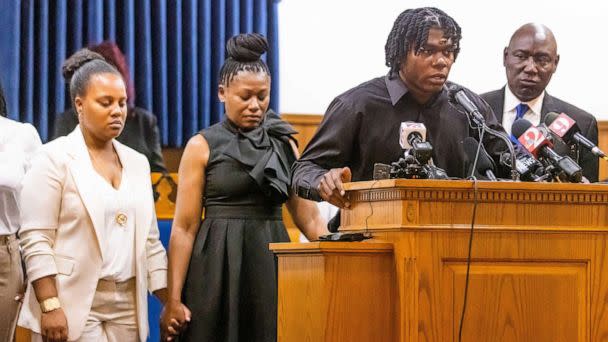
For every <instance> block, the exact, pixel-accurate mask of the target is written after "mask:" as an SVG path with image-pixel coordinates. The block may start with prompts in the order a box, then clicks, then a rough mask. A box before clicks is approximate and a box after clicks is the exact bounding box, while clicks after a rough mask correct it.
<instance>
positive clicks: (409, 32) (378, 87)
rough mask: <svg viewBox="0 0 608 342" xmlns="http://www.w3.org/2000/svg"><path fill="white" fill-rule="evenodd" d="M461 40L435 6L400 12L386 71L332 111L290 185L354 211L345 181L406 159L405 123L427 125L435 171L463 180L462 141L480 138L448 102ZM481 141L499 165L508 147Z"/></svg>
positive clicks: (483, 107)
mask: <svg viewBox="0 0 608 342" xmlns="http://www.w3.org/2000/svg"><path fill="white" fill-rule="evenodd" d="M460 38H461V33H460V26H458V24H457V23H456V22H455V21H454V19H452V18H451V17H450V16H448V15H447V14H446V13H444V12H443V11H441V10H439V9H437V8H431V7H425V8H417V9H408V10H406V11H405V12H403V13H401V14H400V15H399V17H397V19H396V20H395V23H394V26H393V28H392V30H391V32H390V34H389V36H388V40H387V42H386V46H385V50H386V65H387V66H388V67H390V71H389V73H388V74H387V75H386V76H382V77H378V78H375V79H372V80H370V81H368V82H365V83H363V84H361V85H359V86H356V87H355V88H353V89H351V90H348V91H347V92H345V93H344V94H342V95H339V96H338V97H337V98H335V99H334V100H333V102H332V103H331V104H330V105H329V108H328V109H327V112H326V114H325V116H324V118H323V121H322V122H321V124H320V126H319V129H318V130H317V132H316V134H315V136H314V137H313V138H312V140H311V141H310V143H309V144H308V146H307V147H306V149H305V151H304V153H303V154H302V157H301V158H300V160H299V161H297V162H296V163H295V164H294V167H293V181H292V186H293V188H294V190H295V191H297V193H298V195H300V196H302V197H305V198H309V199H314V200H325V201H328V202H330V203H332V204H334V205H336V206H338V207H341V208H344V207H349V205H350V204H349V202H348V201H347V200H346V199H345V198H344V197H343V195H344V190H343V188H342V183H343V182H348V181H351V180H352V181H364V180H370V179H372V173H373V165H374V163H385V164H389V163H391V162H393V161H396V160H398V159H399V157H401V156H403V150H402V149H401V147H400V145H399V142H398V140H399V139H398V137H399V128H400V124H401V122H404V121H414V122H421V123H423V124H424V125H425V126H426V128H427V140H429V141H430V142H431V143H432V144H433V147H434V150H433V161H434V163H435V165H436V166H438V167H440V168H442V169H444V170H445V171H446V172H447V173H448V175H449V176H452V177H465V173H466V165H465V153H464V149H463V147H462V142H463V139H464V138H465V137H468V136H473V137H475V138H477V139H479V137H478V135H477V131H476V130H475V129H472V128H470V126H469V123H468V120H467V118H466V116H465V115H464V114H463V113H461V112H460V111H459V110H460V109H458V108H455V107H454V106H453V105H451V104H450V103H449V102H448V93H447V87H446V80H447V77H448V74H449V72H450V67H451V66H452V64H453V63H454V61H455V60H456V57H457V56H458V52H459V50H460ZM466 93H467V95H468V97H469V98H470V99H471V100H472V101H473V102H474V103H475V104H476V105H477V107H478V108H479V109H480V111H481V112H482V114H483V115H484V117H485V119H486V123H487V124H488V125H489V126H490V127H492V128H494V129H497V130H501V131H502V127H500V125H499V124H498V122H497V121H496V118H495V117H494V114H493V113H492V110H491V109H490V108H489V107H488V105H487V104H486V103H485V102H483V101H482V100H481V99H480V98H479V96H477V95H475V94H473V93H472V92H470V91H468V90H466ZM483 142H484V145H485V147H486V149H488V151H489V152H490V154H491V155H492V156H493V157H494V158H495V159H498V156H499V154H500V152H502V151H504V150H506V148H507V146H506V145H505V144H504V143H502V142H501V141H498V140H497V139H494V138H492V137H490V136H489V135H487V134H486V135H485V136H484V137H483ZM500 171H502V172H503V173H504V175H505V176H506V175H507V173H508V172H507V171H506V170H499V173H500Z"/></svg>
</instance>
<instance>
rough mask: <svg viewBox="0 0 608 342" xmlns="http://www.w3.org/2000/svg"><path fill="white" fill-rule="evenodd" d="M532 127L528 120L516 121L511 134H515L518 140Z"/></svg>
mask: <svg viewBox="0 0 608 342" xmlns="http://www.w3.org/2000/svg"><path fill="white" fill-rule="evenodd" d="M530 127H532V123H531V122H530V121H528V120H526V119H519V120H515V122H514V123H513V126H511V133H513V135H514V136H515V137H516V138H519V137H521V135H522V134H524V132H525V131H527V130H528V128H530Z"/></svg>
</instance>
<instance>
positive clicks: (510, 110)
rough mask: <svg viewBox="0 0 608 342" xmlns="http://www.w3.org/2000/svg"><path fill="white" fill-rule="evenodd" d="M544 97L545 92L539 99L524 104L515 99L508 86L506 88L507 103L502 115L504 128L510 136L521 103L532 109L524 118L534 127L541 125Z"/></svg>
mask: <svg viewBox="0 0 608 342" xmlns="http://www.w3.org/2000/svg"><path fill="white" fill-rule="evenodd" d="M544 97H545V92H544V91H543V92H542V93H541V94H540V95H539V96H538V97H537V98H535V99H532V100H530V101H527V102H522V101H520V100H519V99H518V98H517V97H515V95H513V93H512V92H511V89H509V86H508V85H506V86H505V103H504V106H503V110H504V112H503V113H502V127H504V129H505V131H506V132H507V134H508V135H511V126H513V122H515V116H516V115H517V113H516V111H515V107H517V106H518V105H519V104H520V103H525V104H527V105H528V107H530V109H528V111H527V112H526V113H525V114H524V116H523V118H524V119H526V120H528V121H530V122H531V123H532V124H533V125H534V126H538V124H539V123H540V115H541V109H542V108H543V98H544Z"/></svg>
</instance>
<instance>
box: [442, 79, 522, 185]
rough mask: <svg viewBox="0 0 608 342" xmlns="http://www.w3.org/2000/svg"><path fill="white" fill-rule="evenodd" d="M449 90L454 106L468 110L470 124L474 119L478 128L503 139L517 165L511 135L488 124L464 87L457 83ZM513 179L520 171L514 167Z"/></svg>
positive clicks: (512, 162) (513, 162) (512, 169)
mask: <svg viewBox="0 0 608 342" xmlns="http://www.w3.org/2000/svg"><path fill="white" fill-rule="evenodd" d="M444 87H445V85H444ZM447 92H448V99H449V103H450V104H452V105H453V106H454V107H455V106H456V104H460V105H461V106H462V107H463V108H464V109H465V111H466V112H467V113H466V115H467V118H468V120H469V124H470V123H471V121H472V122H473V123H475V124H476V125H477V126H478V128H481V129H482V130H485V131H486V132H488V133H490V134H491V135H493V136H494V137H496V138H498V139H501V140H502V141H504V142H505V144H506V145H507V148H508V149H509V154H510V155H511V165H515V163H516V162H515V148H514V147H513V144H512V143H511V140H510V139H509V137H507V136H506V135H505V133H504V132H501V131H497V130H495V129H492V128H491V127H489V126H488V125H486V120H485V118H484V117H483V115H482V114H481V113H480V112H479V109H478V108H477V106H476V105H475V104H474V103H473V101H471V99H469V97H468V96H467V94H466V92H465V91H464V89H463V88H462V87H460V86H458V85H456V84H451V85H450V86H449V87H447ZM511 179H513V180H514V181H517V180H518V179H519V173H517V170H516V169H515V168H514V167H512V168H511Z"/></svg>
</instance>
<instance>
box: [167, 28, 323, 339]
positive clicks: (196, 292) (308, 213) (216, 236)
mask: <svg viewBox="0 0 608 342" xmlns="http://www.w3.org/2000/svg"><path fill="white" fill-rule="evenodd" d="M267 49H268V43H267V41H266V39H265V38H264V37H263V36H262V35H259V34H241V35H238V36H235V37H232V38H231V39H230V40H229V41H228V43H227V46H226V50H227V58H226V61H225V62H224V65H223V67H222V69H221V71H220V83H219V90H218V96H219V98H220V100H221V101H222V102H224V104H225V109H226V119H225V120H224V121H223V122H220V123H218V124H215V125H213V126H211V127H209V128H207V129H204V130H202V131H201V132H199V134H197V135H196V136H194V137H193V138H191V139H190V141H189V142H188V144H187V146H186V148H185V150H184V155H183V157H182V160H181V163H180V167H179V187H178V194H177V205H176V211H175V219H174V221H173V227H172V231H171V241H170V243H169V292H170V300H169V303H168V304H167V306H166V307H165V311H164V312H163V316H162V319H161V321H162V322H161V325H162V326H163V332H164V335H165V336H166V337H167V336H168V335H175V334H176V333H177V332H179V331H181V332H182V334H181V336H180V340H186V341H264V342H268V341H275V340H276V331H277V326H276V318H277V273H276V263H275V258H274V255H273V253H272V252H271V251H269V250H268V243H271V242H286V241H289V236H288V235H287V232H286V230H285V227H284V225H283V222H282V215H281V205H282V204H283V203H285V202H287V207H288V209H289V211H290V213H291V214H292V217H293V218H294V221H295V223H296V225H297V226H298V227H299V228H300V230H302V232H303V233H304V234H305V235H306V237H307V238H309V239H317V237H318V236H319V235H322V234H326V233H327V225H326V222H325V221H324V220H323V219H322V218H321V216H320V215H319V211H318V210H317V207H316V205H315V203H314V202H310V201H307V200H304V199H301V198H299V197H297V196H296V195H295V194H292V193H291V191H290V181H291V171H290V169H291V164H292V163H293V162H294V161H295V159H296V153H297V150H296V146H295V143H294V139H293V137H292V134H294V133H296V132H295V131H294V130H293V128H292V127H291V126H290V125H289V124H288V123H286V122H284V121H282V120H281V119H280V118H279V117H278V116H277V115H276V114H275V113H274V112H272V111H271V110H269V109H268V104H269V101H270V73H269V70H268V67H267V66H266V64H265V63H264V61H263V60H261V59H260V56H261V55H262V54H263V53H265V52H266V51H267ZM203 207H204V208H205V210H204V216H205V218H204V220H203V222H202V223H201V222H200V217H201V213H202V209H203ZM199 227H200V228H199ZM173 337H174V336H170V337H169V338H168V340H170V339H172V338H173Z"/></svg>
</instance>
